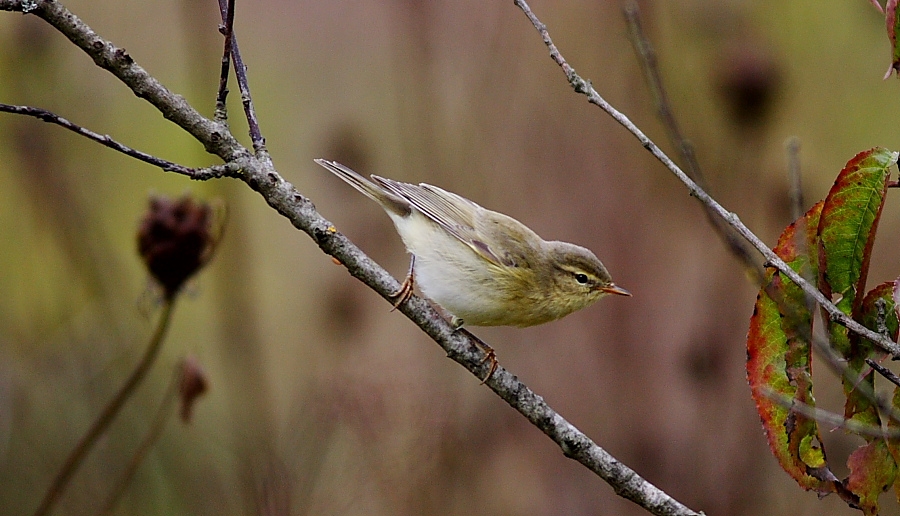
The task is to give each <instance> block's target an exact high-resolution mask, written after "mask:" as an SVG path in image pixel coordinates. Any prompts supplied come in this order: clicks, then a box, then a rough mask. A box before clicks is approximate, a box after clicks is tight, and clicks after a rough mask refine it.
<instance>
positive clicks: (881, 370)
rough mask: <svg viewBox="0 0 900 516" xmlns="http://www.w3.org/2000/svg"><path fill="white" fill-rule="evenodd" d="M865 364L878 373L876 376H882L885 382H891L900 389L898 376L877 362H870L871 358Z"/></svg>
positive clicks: (899, 377)
mask: <svg viewBox="0 0 900 516" xmlns="http://www.w3.org/2000/svg"><path fill="white" fill-rule="evenodd" d="M866 363H867V364H869V367H871V368H872V369H874V370H876V371H878V374H880V375H881V376H883V377H884V378H885V380H887V381H889V382H891V383H892V384H894V385H896V386H897V387H900V376H897V375H896V374H895V373H894V372H893V371H891V370H890V369H888V368H887V367H884V366H883V365H881V364H879V363H878V362H877V361H875V360H872V359H871V358H867V359H866Z"/></svg>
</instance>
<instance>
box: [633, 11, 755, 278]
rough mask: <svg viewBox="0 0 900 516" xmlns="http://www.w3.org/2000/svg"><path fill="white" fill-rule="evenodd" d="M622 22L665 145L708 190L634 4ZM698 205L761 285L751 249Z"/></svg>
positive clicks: (688, 173) (727, 226)
mask: <svg viewBox="0 0 900 516" xmlns="http://www.w3.org/2000/svg"><path fill="white" fill-rule="evenodd" d="M625 20H626V21H627V22H628V27H629V28H630V32H631V44H632V45H633V46H634V50H635V53H637V55H638V58H639V59H640V63H641V68H642V69H643V71H644V77H645V78H646V79H647V85H648V86H649V87H650V93H651V95H652V96H653V100H654V103H655V104H656V112H657V114H658V115H659V119H660V120H661V121H662V123H663V127H665V129H666V134H668V136H669V141H670V142H671V144H672V146H673V147H674V148H676V149H678V151H679V152H680V153H681V157H682V159H683V160H684V164H685V167H686V168H687V175H688V177H690V178H691V179H693V180H694V182H696V183H697V184H698V185H699V186H700V188H702V189H704V190H708V186H707V184H706V178H705V177H704V176H703V171H702V170H701V168H700V163H699V162H698V161H697V155H696V154H695V152H694V146H693V145H692V144H691V142H690V141H689V140H688V139H687V138H685V136H684V133H683V132H682V131H681V127H680V126H679V124H678V120H677V119H676V118H675V113H674V111H673V110H672V103H671V101H670V100H669V95H668V93H667V92H666V88H665V85H664V84H663V81H662V75H661V74H660V71H659V61H658V59H657V57H656V51H655V50H654V49H653V45H652V44H651V43H650V39H649V38H648V37H647V34H646V33H645V32H644V27H643V23H642V20H641V12H640V9H639V8H638V5H637V3H636V2H629V3H628V4H627V5H626V6H625ZM701 205H702V206H703V211H704V212H705V213H706V218H707V220H708V221H709V223H710V225H712V227H713V229H714V230H715V231H716V233H718V234H719V237H720V238H721V239H722V241H723V242H725V244H726V246H727V247H728V250H729V251H731V254H733V255H734V256H735V257H736V258H737V259H738V260H739V261H740V262H741V263H743V264H744V267H745V268H746V269H747V271H748V272H749V273H750V274H751V275H752V276H753V279H754V281H755V282H756V284H757V285H762V284H763V282H764V281H765V271H764V270H763V268H762V267H761V266H760V265H759V263H757V261H756V259H755V254H754V251H753V248H752V247H750V246H749V245H747V242H746V240H744V239H742V238H741V237H740V235H738V234H737V232H736V231H735V230H734V229H733V228H732V227H731V226H729V225H728V224H727V223H725V221H724V220H722V219H721V218H719V217H718V215H717V214H716V212H715V211H714V210H713V209H712V208H711V207H710V206H708V205H706V204H701Z"/></svg>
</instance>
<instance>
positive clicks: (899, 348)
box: [514, 0, 900, 359]
mask: <svg viewBox="0 0 900 516" xmlns="http://www.w3.org/2000/svg"><path fill="white" fill-rule="evenodd" d="M514 1H515V4H516V5H517V6H518V7H519V8H520V9H521V10H522V12H524V13H525V15H526V16H527V17H528V19H529V20H530V21H531V23H532V25H534V28H535V29H537V31H538V32H539V33H540V35H541V38H542V39H543V40H544V44H545V45H546V46H547V48H548V49H549V50H550V58H551V59H553V61H554V62H555V63H556V64H557V65H559V67H560V68H562V70H563V73H565V74H566V78H567V79H568V80H569V84H570V85H571V86H572V89H574V90H575V92H576V93H581V94H582V95H584V96H586V97H587V98H588V102H590V103H591V104H594V105H595V106H597V107H599V108H600V109H602V110H603V111H605V112H606V113H607V114H609V116H611V117H613V119H614V120H615V121H616V122H618V123H619V124H620V125H622V126H623V127H624V128H625V129H627V130H628V132H630V133H631V134H633V135H634V136H635V137H636V138H637V139H638V141H640V142H641V145H642V146H643V147H644V148H645V149H647V150H648V151H650V154H653V157H655V158H656V159H658V160H659V161H660V162H661V163H662V164H663V165H665V167H666V168H668V169H669V170H670V171H671V172H672V173H673V174H675V176H676V177H677V178H678V179H679V180H680V181H681V182H682V183H684V185H685V186H686V187H687V189H688V191H689V192H690V193H691V195H692V196H694V197H696V198H697V199H699V200H700V202H702V203H703V204H705V205H706V206H708V207H709V209H711V210H712V211H713V212H714V213H715V214H716V215H718V216H719V217H720V218H721V219H722V220H724V221H725V222H727V223H728V224H729V225H730V226H731V227H733V228H734V229H735V230H736V231H737V232H738V234H740V235H741V236H742V237H744V239H746V240H747V241H748V242H750V244H751V245H752V246H753V247H755V248H756V250H757V251H759V253H760V254H761V255H763V257H764V258H765V259H766V265H767V266H770V267H775V268H776V269H778V270H779V272H781V273H782V274H784V275H785V276H787V277H788V278H790V280H791V281H793V282H794V283H796V284H797V285H798V286H799V287H800V288H802V289H803V291H804V292H806V293H807V294H808V295H810V296H812V298H813V299H815V300H816V302H817V303H819V304H820V305H821V306H822V307H823V308H824V309H825V311H826V312H828V316H829V317H830V318H831V320H833V321H835V322H837V323H839V324H841V325H843V326H846V327H847V329H849V330H850V331H852V332H853V333H856V334H857V335H859V336H861V337H864V338H866V339H869V340H870V341H872V342H873V343H875V344H876V345H877V346H879V347H880V348H882V349H884V350H885V351H887V352H888V353H890V354H891V355H892V356H893V357H894V358H895V359H900V345H898V344H897V343H896V342H893V341H891V340H890V339H888V338H886V337H885V336H884V335H881V334H879V333H877V332H874V331H872V330H870V329H868V328H866V327H865V326H863V325H862V324H860V323H858V322H856V321H854V320H853V319H852V318H851V317H850V316H849V315H847V314H845V313H844V312H842V311H841V309H840V308H838V307H836V306H835V305H834V303H832V302H831V300H830V299H828V298H827V297H825V294H822V292H820V291H819V289H817V288H816V287H815V286H814V285H812V284H811V283H810V282H808V281H806V280H805V279H803V277H802V276H800V274H798V273H797V272H796V271H794V270H793V269H791V268H790V267H789V266H788V264H786V263H785V262H784V260H782V259H781V258H779V257H778V255H776V254H775V253H774V252H773V251H772V250H771V249H770V248H769V246H767V245H766V244H765V243H764V242H763V241H762V240H761V239H760V238H759V237H758V236H756V234H755V233H753V232H752V231H750V229H749V228H748V227H747V226H746V225H744V223H743V222H741V219H740V218H739V217H738V216H737V214H735V213H732V212H730V211H728V210H726V209H725V208H724V207H722V205H721V204H719V203H718V202H717V201H716V200H715V199H713V198H712V197H710V196H709V194H707V193H706V192H705V191H704V190H703V189H702V188H700V187H699V186H698V185H697V183H695V182H694V181H693V180H692V179H691V178H690V177H688V175H687V174H685V173H684V171H683V170H681V168H679V167H678V165H676V164H675V162H674V161H672V159H671V158H670V157H669V156H668V155H666V153H664V152H663V151H662V150H661V149H660V148H659V147H658V146H657V145H656V144H655V143H653V140H651V139H650V138H648V137H647V135H645V134H644V132H643V131H641V130H640V129H639V128H638V127H637V126H636V125H634V123H633V122H632V121H631V120H630V119H629V118H628V117H627V116H625V115H624V114H623V113H622V112H620V111H619V110H617V109H616V108H614V107H613V106H612V105H611V104H610V103H609V102H607V101H606V100H605V99H604V98H603V97H601V96H600V94H599V93H597V90H595V89H594V87H593V86H591V83H590V81H586V80H584V79H582V78H581V76H579V75H578V74H577V73H575V69H574V68H572V66H571V65H569V63H568V62H567V61H566V60H565V58H564V57H563V56H562V54H560V52H559V49H557V48H556V45H554V44H553V40H552V39H551V38H550V33H549V32H548V31H547V26H546V25H544V24H543V23H541V20H539V19H538V17H537V16H536V15H535V14H534V12H533V11H532V10H531V8H530V7H529V6H528V4H527V3H526V2H525V1H524V0H514Z"/></svg>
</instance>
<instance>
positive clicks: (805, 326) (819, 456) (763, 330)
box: [747, 202, 836, 494]
mask: <svg viewBox="0 0 900 516" xmlns="http://www.w3.org/2000/svg"><path fill="white" fill-rule="evenodd" d="M822 207H823V203H821V202H820V203H818V204H816V205H815V206H813V207H812V209H810V210H809V212H807V213H806V215H804V216H803V217H801V218H800V219H799V220H797V221H796V222H795V223H793V224H791V225H790V226H788V227H787V228H786V229H785V230H784V233H782V235H781V237H780V238H779V239H778V245H776V246H775V248H774V249H773V250H774V252H775V254H777V255H778V256H779V257H781V258H782V259H783V260H784V261H785V262H786V263H787V264H788V265H790V267H791V268H792V269H794V270H795V271H797V272H799V273H800V274H801V275H803V276H805V277H808V278H815V277H816V276H817V275H818V274H817V271H816V266H817V260H811V259H810V250H813V251H815V250H817V249H818V247H817V246H816V233H817V228H818V226H819V217H820V213H821V210H822ZM766 279H767V284H766V286H764V287H763V288H762V289H761V290H760V291H759V295H758V296H757V298H756V306H755V308H754V311H753V317H752V318H751V319H750V329H749V332H748V334H747V379H748V381H749V383H750V389H751V392H752V395H753V399H754V401H755V402H756V408H757V411H758V412H759V415H760V419H761V420H762V424H763V428H764V429H765V431H766V437H767V438H768V440H769V447H770V448H771V450H772V454H773V455H775V458H776V459H777V460H778V462H779V464H780V465H781V467H782V468H784V470H785V471H786V472H787V473H788V474H789V475H791V477H793V478H794V480H796V481H797V483H798V484H800V486H802V487H803V488H805V489H811V490H815V491H817V492H819V493H823V494H824V493H830V492H834V491H835V490H836V484H835V480H836V477H835V476H834V475H833V474H832V473H831V471H830V470H829V469H828V464H827V462H826V459H825V450H824V448H823V446H822V441H821V439H820V437H819V432H818V426H817V425H816V422H815V421H814V420H812V419H810V418H807V417H805V416H803V415H802V414H797V413H794V412H791V411H790V410H788V409H786V408H785V407H783V406H782V405H781V404H779V403H777V402H776V401H775V400H774V399H773V397H775V396H778V397H782V398H786V399H791V400H796V401H798V402H800V403H804V404H806V405H809V406H815V399H814V398H813V395H812V370H811V363H810V359H811V347H810V345H811V340H810V339H811V336H812V321H813V318H812V313H811V312H810V308H809V307H808V305H807V302H806V295H805V294H804V292H803V291H802V290H801V289H800V288H799V287H798V286H797V285H795V284H794V283H793V282H791V281H790V280H789V279H787V278H785V277H783V276H782V275H781V273H780V272H778V271H777V270H775V269H774V268H771V267H770V268H768V269H767V271H766Z"/></svg>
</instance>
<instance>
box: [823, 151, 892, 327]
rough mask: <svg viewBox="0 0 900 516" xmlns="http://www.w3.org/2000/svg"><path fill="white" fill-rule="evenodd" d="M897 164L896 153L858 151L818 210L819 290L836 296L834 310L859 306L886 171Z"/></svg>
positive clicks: (849, 310)
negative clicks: (820, 249) (820, 209)
mask: <svg viewBox="0 0 900 516" xmlns="http://www.w3.org/2000/svg"><path fill="white" fill-rule="evenodd" d="M896 162H897V153H895V152H891V151H889V150H887V149H883V148H881V147H876V148H874V149H870V150H867V151H864V152H860V153H859V154H857V155H856V156H855V157H854V158H853V159H851V160H850V161H849V162H847V165H846V166H845V167H844V169H843V170H841V173H840V174H839V175H838V177H837V179H836V180H835V182H834V186H832V187H831V191H830V192H828V197H826V198H825V205H824V206H823V207H822V216H821V219H820V220H819V233H818V234H819V242H820V245H821V246H822V250H823V252H822V253H821V260H822V262H823V263H820V264H819V269H820V271H821V272H822V273H823V277H822V280H823V281H821V282H820V283H821V284H820V288H821V289H822V291H823V292H824V293H825V294H826V295H832V294H837V295H840V296H841V299H840V301H839V302H838V303H837V304H838V307H839V308H841V309H842V310H844V311H845V312H846V313H848V314H851V315H853V316H856V315H857V311H858V309H859V305H860V303H861V302H862V296H861V295H860V294H861V293H862V292H864V289H865V284H866V275H867V274H868V270H869V258H870V256H871V251H872V244H873V243H874V241H875V230H876V228H877V226H878V218H879V217H880V215H881V209H882V207H883V206H884V197H885V194H886V193H887V183H888V178H889V177H890V170H889V168H890V167H891V166H892V165H893V164H894V163H896Z"/></svg>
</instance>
